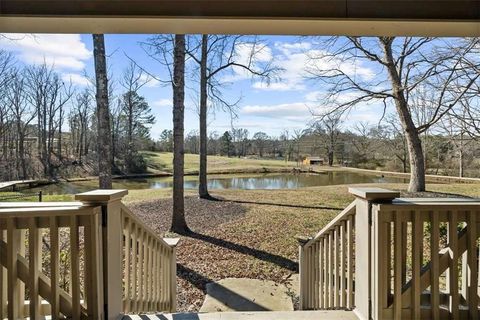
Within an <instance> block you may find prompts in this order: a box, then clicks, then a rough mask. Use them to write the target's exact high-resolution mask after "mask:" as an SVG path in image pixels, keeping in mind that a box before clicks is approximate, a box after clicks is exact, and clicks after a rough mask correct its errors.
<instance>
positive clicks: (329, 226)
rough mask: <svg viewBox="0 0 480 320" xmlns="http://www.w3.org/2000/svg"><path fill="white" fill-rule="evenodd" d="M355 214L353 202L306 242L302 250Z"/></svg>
mask: <svg viewBox="0 0 480 320" xmlns="http://www.w3.org/2000/svg"><path fill="white" fill-rule="evenodd" d="M354 214H355V201H353V202H352V203H350V204H349V205H348V206H347V207H346V208H345V209H343V211H342V212H340V213H339V214H338V215H337V216H336V217H335V218H333V219H332V220H331V221H330V222H329V223H328V224H327V225H326V226H325V227H323V228H322V230H320V232H318V233H317V234H316V235H315V236H314V237H313V238H312V239H310V240H309V241H307V242H306V243H305V244H304V248H308V247H309V246H310V245H312V244H314V243H315V242H316V241H317V240H318V239H320V238H321V237H323V236H324V235H325V234H326V233H327V232H329V231H330V230H331V229H332V228H333V227H335V226H336V225H337V224H339V223H340V222H341V221H343V220H345V219H347V218H348V216H350V215H354Z"/></svg>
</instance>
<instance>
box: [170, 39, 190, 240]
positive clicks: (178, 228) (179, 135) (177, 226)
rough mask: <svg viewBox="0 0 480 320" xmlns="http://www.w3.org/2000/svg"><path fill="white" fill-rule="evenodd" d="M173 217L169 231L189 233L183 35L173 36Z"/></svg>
mask: <svg viewBox="0 0 480 320" xmlns="http://www.w3.org/2000/svg"><path fill="white" fill-rule="evenodd" d="M172 89H173V215H172V226H171V228H170V230H171V231H174V232H177V233H185V232H188V231H189V228H188V226H187V222H186V220H185V203H184V200H185V199H184V196H183V194H184V189H183V188H184V166H185V164H184V162H185V159H184V119H185V35H183V34H177V35H175V46H174V56H173V82H172Z"/></svg>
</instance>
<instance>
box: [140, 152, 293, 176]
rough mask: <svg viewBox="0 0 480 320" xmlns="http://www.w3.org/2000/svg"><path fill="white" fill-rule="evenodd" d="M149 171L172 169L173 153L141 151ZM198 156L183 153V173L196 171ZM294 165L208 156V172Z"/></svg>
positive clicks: (290, 164)
mask: <svg viewBox="0 0 480 320" xmlns="http://www.w3.org/2000/svg"><path fill="white" fill-rule="evenodd" d="M142 154H143V156H144V158H145V160H146V161H147V166H148V169H149V171H150V172H154V173H157V172H168V173H171V172H172V171H173V165H172V163H173V154H172V153H170V152H150V151H143V152H142ZM198 166H199V156H198V154H185V173H195V172H198ZM293 167H295V162H285V161H283V160H265V159H260V160H257V159H245V158H237V157H231V158H229V157H222V156H208V172H209V173H228V172H232V173H235V172H241V171H246V172H250V171H252V172H253V171H256V170H258V171H261V170H263V169H264V168H265V169H269V170H279V169H288V168H293Z"/></svg>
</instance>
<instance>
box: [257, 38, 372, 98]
mask: <svg viewBox="0 0 480 320" xmlns="http://www.w3.org/2000/svg"><path fill="white" fill-rule="evenodd" d="M275 50H276V53H275V64H276V65H278V66H279V67H281V68H282V69H283V70H284V71H283V72H282V73H281V75H280V77H281V82H277V83H271V84H270V85H268V84H266V83H261V82H255V83H254V84H253V87H254V88H256V89H262V90H272V91H303V90H305V89H306V87H307V86H306V84H305V81H306V76H307V75H308V74H307V71H306V69H308V68H313V69H317V70H333V69H339V70H342V71H343V72H344V73H345V74H347V75H349V76H353V77H354V76H359V77H361V78H362V79H364V80H371V79H373V78H374V77H375V73H374V72H373V70H372V69H370V68H367V67H365V66H363V65H362V64H361V63H359V62H345V61H341V60H340V59H336V58H329V59H318V58H317V59H313V60H312V57H319V56H322V55H324V54H325V53H328V52H326V51H322V50H318V49H312V44H311V43H310V42H295V43H291V42H277V43H275Z"/></svg>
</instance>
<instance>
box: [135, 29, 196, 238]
mask: <svg viewBox="0 0 480 320" xmlns="http://www.w3.org/2000/svg"><path fill="white" fill-rule="evenodd" d="M141 45H142V46H143V48H144V50H145V52H146V53H147V54H148V55H149V56H150V57H151V58H152V59H154V60H155V61H158V62H159V63H160V64H162V65H164V66H165V67H166V68H167V71H168V75H169V77H168V79H167V80H162V79H159V78H158V77H156V76H155V75H152V74H151V73H148V72H147V73H148V75H149V76H151V77H153V78H154V79H156V80H158V81H159V82H160V83H162V84H168V85H171V86H172V91H173V110H172V112H173V210H172V225H171V227H170V230H171V231H173V232H177V233H185V232H188V231H189V230H190V229H189V228H188V225H187V222H186V220H185V201H184V171H185V170H184V169H185V168H184V164H185V159H184V153H185V146H184V143H185V142H184V135H185V133H184V131H185V128H184V119H185V58H186V43H185V35H183V34H177V35H157V36H154V37H151V38H149V39H148V41H147V42H144V43H142V44H141ZM144 70H145V69H144Z"/></svg>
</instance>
